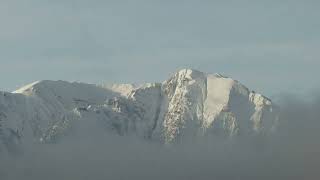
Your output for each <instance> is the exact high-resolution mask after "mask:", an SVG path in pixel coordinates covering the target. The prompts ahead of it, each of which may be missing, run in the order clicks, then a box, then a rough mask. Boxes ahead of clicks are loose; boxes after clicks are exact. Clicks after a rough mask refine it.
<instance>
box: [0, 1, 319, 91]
mask: <svg viewBox="0 0 320 180" xmlns="http://www.w3.org/2000/svg"><path fill="white" fill-rule="evenodd" d="M319 8H320V1H318V0H303V1H302V0H286V1H281V0H279V1H270V0H265V1H246V0H242V1H225V0H221V1H215V0H197V1H196V0H193V1H191V0H184V1H182V0H170V1H169V0H158V1H155V0H154V1H153V0H145V1H143V0H135V1H132V0H131V1H129V0H121V1H120V0H112V1H111V0H54V1H49V0H1V1H0V27H1V28H0V82H1V83H0V89H1V90H7V91H11V90H14V89H16V88H18V87H19V86H22V85H24V84H26V83H30V82H33V81H35V80H41V79H52V80H58V79H62V80H69V81H83V82H89V83H102V82H135V83H140V82H149V81H151V82H153V81H162V80H165V79H166V78H167V77H168V76H169V75H170V74H172V73H173V72H175V71H176V70H177V69H180V68H185V67H188V68H194V69H198V70H201V71H205V72H218V73H222V74H225V75H227V76H231V77H233V78H235V79H238V80H240V81H241V82H242V83H244V84H245V85H247V86H248V87H249V88H252V89H255V90H257V91H260V92H262V93H264V94H266V95H269V96H270V95H273V94H277V93H279V92H293V93H307V92H309V91H310V90H313V89H315V88H320V79H319V77H320V73H319V67H320V52H319V50H320V41H319V40H320V20H319V19H320V11H319Z"/></svg>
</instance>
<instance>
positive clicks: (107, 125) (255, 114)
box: [0, 69, 278, 148]
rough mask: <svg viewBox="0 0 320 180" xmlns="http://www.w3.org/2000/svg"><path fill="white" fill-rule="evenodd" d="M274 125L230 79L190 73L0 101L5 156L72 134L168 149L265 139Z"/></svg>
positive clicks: (36, 89)
mask: <svg viewBox="0 0 320 180" xmlns="http://www.w3.org/2000/svg"><path fill="white" fill-rule="evenodd" d="M277 121H278V118H277V109H276V108H275V106H274V105H273V104H272V102H271V101H270V100H269V99H268V98H266V97H264V96H263V95H261V94H258V93H255V92H253V91H249V89H248V88H246V87H245V86H244V85H242V84H241V83H239V82H238V81H236V80H233V79H231V78H228V77H224V76H222V75H219V74H205V73H202V72H199V71H196V70H191V69H183V70H180V71H179V72H177V73H176V74H174V75H173V76H172V77H171V78H169V80H167V81H165V82H163V83H151V84H144V85H139V86H137V85H130V84H119V85H92V84H84V83H75V82H74V83H70V82H65V81H38V82H34V83H32V84H30V85H27V86H24V87H22V88H21V89H18V90H16V91H14V92H12V93H7V92H1V93H0V142H2V144H5V146H7V147H9V148H10V147H11V146H14V145H15V144H18V143H21V142H27V143H30V142H36V143H37V142H43V143H48V142H55V141H58V140H59V139H61V138H64V137H65V136H68V135H69V134H71V133H72V132H74V131H78V132H79V131H80V133H82V134H84V135H85V133H89V132H88V131H87V130H86V129H85V128H84V129H83V127H87V126H88V127H89V126H90V127H91V128H92V127H93V128H97V129H99V131H100V130H102V131H103V132H106V133H114V134H118V135H122V136H131V135H132V136H138V137H141V138H144V139H148V140H152V141H159V142H163V143H174V142H180V141H183V140H185V139H189V138H194V137H197V138H198V137H200V138H201V137H204V136H206V137H207V136H211V135H213V136H222V137H233V136H241V135H244V136H247V135H249V136H250V135H254V134H268V133H271V132H272V131H273V130H274V129H275V127H276V125H277ZM81 127H82V129H81ZM80 129H81V130H80ZM0 147H1V145H0Z"/></svg>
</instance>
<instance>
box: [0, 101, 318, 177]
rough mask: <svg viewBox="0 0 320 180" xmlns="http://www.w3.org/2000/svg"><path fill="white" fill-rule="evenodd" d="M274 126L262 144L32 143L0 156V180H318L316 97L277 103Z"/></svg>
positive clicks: (94, 139)
mask: <svg viewBox="0 0 320 180" xmlns="http://www.w3.org/2000/svg"><path fill="white" fill-rule="evenodd" d="M278 104H279V106H280V107H281V110H280V124H279V127H278V129H277V132H276V133H275V134H273V135H271V136H268V137H264V138H262V137H257V138H252V139H250V140H248V139H242V138H241V137H239V138H236V139H234V140H227V141H222V140H219V139H212V140H210V141H207V140H206V141H205V142H204V141H203V142H201V141H191V142H188V143H184V144H178V145H171V146H164V145H161V144H157V143H150V142H146V141H142V140H138V139H135V138H133V137H118V136H112V135H107V134H103V135H102V134H99V133H96V132H94V131H93V130H92V131H93V132H88V133H86V134H91V135H90V136H86V137H84V136H81V135H79V136H77V135H75V136H73V137H72V138H71V137H70V138H69V139H65V140H64V141H62V142H60V143H58V144H47V145H43V144H42V145H39V144H33V145H29V147H28V148H27V149H26V150H25V151H24V152H23V153H21V154H19V155H15V156H12V155H7V154H4V153H2V154H1V155H0V179H1V180H11V179H21V180H22V179H23V180H43V179H46V180H58V179H59V180H60V179H66V180H73V179H74V180H82V179H86V180H87V179H104V180H105V179H110V180H111V179H112V180H114V179H122V180H123V179H130V180H135V179H136V180H143V179H166V180H167V179H183V180H185V179H211V180H212V179H219V180H220V179H240V180H242V179H243V180H244V179H245V180H250V179H253V180H257V179H263V180H271V179H272V180H274V179H279V180H280V179H281V180H295V179H297V180H298V179H299V180H301V179H318V178H320V171H319V170H318V169H319V167H320V140H319V138H320V120H319V117H320V96H318V95H317V96H314V97H313V98H312V100H303V99H299V98H297V97H295V96H292V95H285V96H281V98H279V102H278Z"/></svg>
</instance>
